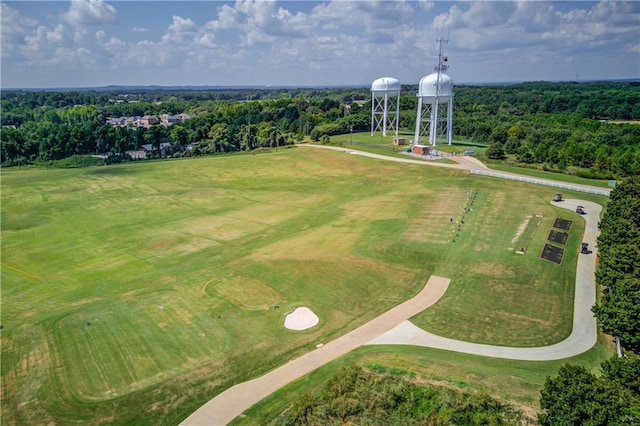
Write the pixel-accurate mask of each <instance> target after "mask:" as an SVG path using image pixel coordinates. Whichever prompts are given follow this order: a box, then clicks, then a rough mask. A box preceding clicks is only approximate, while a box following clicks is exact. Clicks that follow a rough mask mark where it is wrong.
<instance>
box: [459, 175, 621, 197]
mask: <svg viewBox="0 0 640 426" xmlns="http://www.w3.org/2000/svg"><path fill="white" fill-rule="evenodd" d="M471 174H474V175H482V176H491V177H497V178H501V179H510V180H517V181H520V182H527V183H534V184H536V185H546V186H553V187H554V188H561V189H570V190H572V191H580V192H586V193H588V194H596V195H604V196H606V197H608V196H609V193H610V192H611V190H610V189H607V188H602V189H596V188H589V187H586V186H577V185H572V184H570V183H562V182H556V181H551V180H543V179H536V178H530V177H526V176H517V175H507V174H503V173H495V172H487V171H484V170H471Z"/></svg>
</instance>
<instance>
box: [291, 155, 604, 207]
mask: <svg viewBox="0 0 640 426" xmlns="http://www.w3.org/2000/svg"><path fill="white" fill-rule="evenodd" d="M297 146H300V147H308V148H319V149H330V150H333V151H339V152H346V153H347V154H352V155H361V156H363V157H370V158H377V159H379V160H385V161H394V162H396V163H407V164H420V165H422V166H434V167H445V168H448V169H458V170H469V171H479V172H492V174H491V176H493V177H497V178H503V179H515V180H520V179H523V178H524V179H526V180H525V182H528V183H533V184H537V185H547V186H555V187H558V188H562V187H565V186H567V188H566V189H569V190H574V191H583V192H588V193H592V194H601V195H608V194H609V193H610V192H611V189H610V188H602V187H597V186H592V185H584V184H580V183H572V184H569V183H567V182H559V181H554V180H552V179H547V178H534V177H531V176H524V175H519V174H517V173H511V172H502V171H496V170H493V169H490V168H489V167H487V166H486V165H485V164H484V163H483V162H482V161H480V160H478V159H477V158H474V157H470V156H466V155H456V156H453V157H446V158H447V159H449V160H453V161H455V162H456V163H457V164H447V163H439V162H437V161H433V160H428V159H421V160H416V159H413V158H411V157H408V158H400V157H390V156H388V155H382V154H374V153H371V152H364V151H358V150H355V149H351V148H345V147H340V146H326V145H313V144H300V145H297ZM568 186H570V187H568Z"/></svg>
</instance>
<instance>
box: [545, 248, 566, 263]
mask: <svg viewBox="0 0 640 426" xmlns="http://www.w3.org/2000/svg"><path fill="white" fill-rule="evenodd" d="M540 257H541V258H543V259H545V260H550V261H552V262H553V263H557V264H558V265H560V264H561V263H562V258H563V257H564V249H563V248H560V247H556V246H552V245H551V244H545V245H544V248H543V249H542V253H540Z"/></svg>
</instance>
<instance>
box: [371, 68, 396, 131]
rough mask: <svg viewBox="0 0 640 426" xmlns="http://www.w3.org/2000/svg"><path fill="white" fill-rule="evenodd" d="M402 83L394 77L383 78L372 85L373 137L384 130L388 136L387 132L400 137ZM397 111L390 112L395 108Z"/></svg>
mask: <svg viewBox="0 0 640 426" xmlns="http://www.w3.org/2000/svg"><path fill="white" fill-rule="evenodd" d="M400 89H401V85H400V81H399V80H398V79H395V78H393V77H382V78H379V79H377V80H375V81H374V82H373V83H371V135H373V134H374V133H375V132H377V131H378V130H382V135H383V136H387V130H390V131H393V132H395V135H396V136H398V123H399V121H400ZM394 103H395V110H391V111H389V108H390V107H391V108H393V104H394Z"/></svg>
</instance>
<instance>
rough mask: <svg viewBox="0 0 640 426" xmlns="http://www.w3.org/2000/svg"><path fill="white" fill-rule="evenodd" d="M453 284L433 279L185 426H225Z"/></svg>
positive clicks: (241, 387)
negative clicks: (353, 328)
mask: <svg viewBox="0 0 640 426" xmlns="http://www.w3.org/2000/svg"><path fill="white" fill-rule="evenodd" d="M448 286H449V280H448V279H446V278H441V277H436V276H432V277H431V278H429V281H428V282H427V284H426V285H425V287H424V288H423V289H422V291H420V293H418V294H417V295H416V296H415V297H413V298H411V299H409V300H407V301H406V302H403V303H401V304H400V305H398V306H396V307H395V308H392V309H391V310H389V311H387V312H385V313H384V314H382V315H380V316H378V317H376V318H374V319H373V320H371V321H369V322H368V323H366V324H364V325H362V326H361V327H359V328H357V329H355V330H353V331H351V332H349V333H347V334H345V335H344V336H341V337H339V338H337V339H335V340H333V341H331V342H329V343H327V344H325V345H324V346H322V347H320V348H317V349H315V350H313V351H311V352H309V353H308V354H306V355H303V356H301V357H299V358H296V359H294V360H293V361H290V362H288V363H287V364H285V365H283V366H281V367H278V368H276V369H275V370H272V371H271V372H269V373H267V374H265V375H264V376H262V377H258V378H257V379H253V380H249V381H246V382H244V383H240V384H237V385H235V386H233V387H231V388H229V389H227V390H225V391H224V392H222V393H221V394H219V395H218V396H216V397H215V398H213V399H212V400H210V401H209V402H207V403H206V404H205V405H203V406H202V407H200V408H199V409H198V410H197V411H196V412H194V413H193V414H192V415H191V416H189V417H188V418H187V419H186V420H185V421H184V422H182V423H181V424H183V425H225V424H227V423H229V422H230V421H231V420H233V419H235V418H236V417H237V416H239V415H240V414H242V412H243V411H245V410H247V409H248V408H250V407H251V406H252V405H254V404H256V403H257V402H259V401H260V400H262V399H263V398H265V397H267V396H269V395H271V394H272V393H273V392H275V391H277V390H278V389H280V388H281V387H283V386H285V385H286V384H288V383H291V382H292V381H294V380H296V379H298V378H300V377H302V376H304V375H305V374H308V373H310V372H311V371H313V370H315V369H316V368H318V367H321V366H322V365H324V364H326V363H328V362H330V361H333V360H334V359H337V358H339V357H341V356H342V355H344V354H346V353H348V352H350V351H352V350H353V349H355V348H357V347H359V346H362V345H364V344H366V343H367V342H369V341H370V340H371V339H373V338H374V337H376V336H379V335H380V334H383V333H385V332H386V331H388V330H389V329H391V328H392V327H394V326H396V325H397V324H400V323H401V322H402V321H404V320H406V319H408V318H411V317H412V316H414V315H416V314H418V313H419V312H422V311H423V310H425V309H427V308H428V307H430V306H432V305H433V304H434V303H436V302H437V301H438V300H439V299H440V298H441V297H442V295H443V294H444V293H445V291H446V290H447V287H448Z"/></svg>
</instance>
